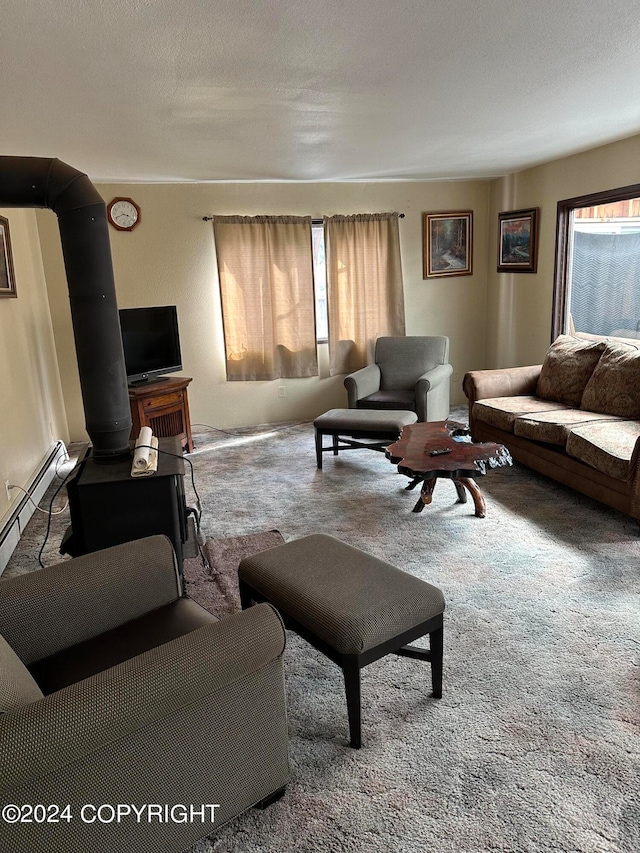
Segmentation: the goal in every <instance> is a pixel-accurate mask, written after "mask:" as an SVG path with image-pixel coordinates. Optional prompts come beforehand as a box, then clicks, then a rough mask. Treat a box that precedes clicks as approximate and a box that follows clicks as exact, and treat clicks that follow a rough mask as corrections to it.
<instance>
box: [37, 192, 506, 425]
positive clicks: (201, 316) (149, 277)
mask: <svg viewBox="0 0 640 853" xmlns="http://www.w3.org/2000/svg"><path fill="white" fill-rule="evenodd" d="M98 189H99V190H100V192H101V194H102V195H103V197H104V199H105V201H107V202H108V201H110V200H111V198H113V197H114V196H129V197H131V198H133V199H134V200H135V201H136V202H137V203H138V204H139V205H140V207H141V209H142V217H141V223H140V225H139V226H138V227H137V228H136V229H135V230H134V231H132V232H124V233H120V232H116V231H115V230H113V229H110V239H111V248H112V255H113V263H114V271H115V278H116V289H117V295H118V304H119V306H120V307H122V308H127V307H137V306H144V305H163V304H176V305H177V306H178V318H179V323H180V336H181V344H182V355H183V365H184V374H185V375H187V376H192V377H193V383H192V384H191V386H190V388H189V403H190V407H191V419H192V421H193V422H194V423H207V424H211V425H213V426H218V427H232V426H241V425H247V424H256V423H277V422H284V421H291V420H298V419H300V420H304V419H309V418H313V417H315V416H316V415H318V414H320V413H321V412H323V411H325V410H327V409H329V408H331V407H333V406H343V405H345V404H346V392H345V391H344V387H343V384H342V379H343V377H341V376H336V377H329V376H328V367H327V354H326V347H321V348H320V349H321V352H320V364H321V375H320V377H317V378H315V377H314V378H308V379H289V380H284V379H280V380H277V381H275V382H226V380H225V369H224V348H223V339H222V324H221V316H220V304H219V291H218V283H217V271H216V264H215V253H214V244H213V232H212V227H211V224H210V223H204V222H202V217H203V216H204V215H208V214H214V213H215V214H244V215H256V214H297V215H304V214H306V215H310V216H313V217H321V216H323V215H332V214H335V213H344V214H347V213H362V212H381V211H389V210H398V211H401V212H403V213H405V214H406V216H405V218H404V219H401V220H400V239H401V251H402V263H403V275H404V288H405V303H406V317H407V334H409V335H422V334H427V335H428V334H445V335H448V336H449V337H450V339H451V360H452V363H453V365H454V370H455V372H456V378H455V381H454V382H453V383H452V402H454V403H458V402H462V400H463V399H464V398H463V395H462V392H461V389H460V383H461V380H462V376H463V374H464V372H465V371H466V370H470V369H472V368H478V367H482V366H483V365H484V359H485V352H484V341H485V308H486V269H487V256H486V247H487V242H488V234H487V225H488V221H487V208H488V193H489V184H488V182H486V181H460V182H434V183H428V182H422V183H418V182H416V183H407V182H403V183H383V182H380V183H341V184H311V183H309V184H246V183H244V184H232V183H229V184H158V185H142V184H141V185H123V184H118V185H109V186H107V185H101V186H99V187H98ZM448 210H451V211H453V210H473V211H474V260H473V267H474V274H473V275H472V276H460V277H454V278H443V279H433V280H429V281H424V280H423V278H422V213H423V212H424V211H448ZM37 216H38V227H39V232H40V238H41V245H42V253H43V259H44V264H45V269H46V274H47V284H48V289H49V299H50V303H51V316H52V319H53V324H54V332H55V336H56V345H57V349H58V355H59V364H60V374H61V378H62V384H63V390H64V397H65V403H66V409H67V417H68V421H69V429H70V432H71V436H72V438H75V439H79V438H83V437H84V435H85V433H84V416H83V412H82V404H81V397H80V385H79V380H78V374H77V367H76V363H75V354H74V350H73V343H72V337H71V319H70V314H69V305H68V297H67V286H66V280H65V277H64V268H63V265H62V254H61V249H60V240H59V237H58V234H57V224H56V221H55V217H54V216H52V214H50V213H49V212H48V211H41V212H39V213H38V214H37ZM280 385H284V386H285V387H286V397H285V398H284V399H281V398H279V397H278V386H280Z"/></svg>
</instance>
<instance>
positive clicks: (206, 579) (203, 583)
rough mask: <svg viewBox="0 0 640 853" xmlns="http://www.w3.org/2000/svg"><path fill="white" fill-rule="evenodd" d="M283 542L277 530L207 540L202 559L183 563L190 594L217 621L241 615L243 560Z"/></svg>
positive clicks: (191, 559) (188, 560)
mask: <svg viewBox="0 0 640 853" xmlns="http://www.w3.org/2000/svg"><path fill="white" fill-rule="evenodd" d="M283 542H284V539H283V538H282V535H281V534H280V533H279V532H278V531H277V530H268V531H267V532H266V533H251V534H249V536H231V537H229V538H227V539H207V541H206V542H205V543H204V545H203V547H202V552H201V554H202V556H199V557H192V558H190V559H187V560H185V561H184V563H183V572H184V579H185V582H186V586H187V593H188V595H189V596H190V597H191V598H193V599H194V601H197V602H198V604H200V605H202V607H204V608H206V609H207V610H208V611H209V613H213V615H214V616H215V617H216V618H217V619H222V618H224V617H225V616H229V615H230V614H231V613H237V611H238V610H240V609H241V606H240V590H239V587H238V566H239V565H240V561H241V560H242V559H243V558H244V557H249V556H251V555H252V554H257V553H259V552H260V551H266V550H267V549H268V548H274V547H275V546H276V545H282V543H283Z"/></svg>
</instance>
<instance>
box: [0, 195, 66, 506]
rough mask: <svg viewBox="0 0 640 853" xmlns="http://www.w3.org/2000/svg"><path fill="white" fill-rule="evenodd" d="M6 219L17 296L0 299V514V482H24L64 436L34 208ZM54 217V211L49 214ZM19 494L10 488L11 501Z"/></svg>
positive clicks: (1, 494) (8, 213)
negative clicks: (0, 409) (0, 364)
mask: <svg viewBox="0 0 640 853" xmlns="http://www.w3.org/2000/svg"><path fill="white" fill-rule="evenodd" d="M0 214H2V215H3V216H5V217H6V218H7V219H8V220H9V229H10V234H11V244H12V247H13V260H14V266H15V274H16V287H17V293H18V298H17V299H0V362H1V363H2V370H0V400H1V401H2V416H1V420H0V423H1V424H2V428H1V432H0V435H1V438H2V441H1V442H0V486H1V488H0V516H3V515H4V514H5V513H6V512H7V510H8V509H9V508H10V504H9V503H8V502H7V500H6V497H5V490H4V483H5V481H6V480H9V481H10V482H11V483H15V484H16V485H19V486H24V485H25V484H26V483H27V482H28V480H29V479H30V478H31V476H32V475H33V474H34V472H35V471H36V470H37V468H38V467H39V464H40V462H41V461H42V459H43V457H44V456H45V454H46V453H47V451H48V450H49V448H50V447H51V445H52V443H53V441H54V440H56V439H59V438H60V439H62V440H63V441H68V439H69V436H68V432H67V422H66V417H65V412H64V404H63V399H62V389H61V384H60V377H59V374H58V364H57V359H56V352H55V347H54V341H53V333H52V325H51V318H50V316H49V305H48V302H47V292H46V286H45V280H44V271H43V267H42V258H41V255H40V244H39V241H38V231H37V227H36V218H35V213H34V212H33V211H32V210H0ZM54 219H55V217H54ZM19 497H20V493H19V492H18V491H17V490H16V491H14V492H13V499H12V501H11V503H13V502H14V501H16V500H17V499H18V498H19Z"/></svg>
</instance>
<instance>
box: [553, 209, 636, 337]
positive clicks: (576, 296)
mask: <svg viewBox="0 0 640 853" xmlns="http://www.w3.org/2000/svg"><path fill="white" fill-rule="evenodd" d="M569 237H570V240H569V258H568V260H569V267H568V279H567V284H568V289H569V292H568V306H569V317H568V318H567V321H568V326H569V328H568V329H567V331H569V330H570V329H571V322H572V323H573V328H575V331H577V332H590V333H592V334H596V335H620V336H621V337H627V338H640V199H638V198H634V199H627V200H625V201H620V202H615V203H612V204H602V205H599V206H597V207H582V208H578V209H576V210H574V211H573V215H572V219H571V225H570V232H569Z"/></svg>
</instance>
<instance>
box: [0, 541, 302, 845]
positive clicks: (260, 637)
mask: <svg viewBox="0 0 640 853" xmlns="http://www.w3.org/2000/svg"><path fill="white" fill-rule="evenodd" d="M0 635H2V637H0V805H1V806H5V805H7V804H16V805H17V806H18V807H20V808H22V807H24V806H26V805H28V804H30V805H34V804H43V805H45V806H52V807H53V811H49V812H47V814H48V815H49V817H51V818H55V820H53V821H34V820H32V821H31V822H29V823H21V822H18V823H14V824H11V823H9V822H7V821H6V820H5V821H2V820H0V850H3V851H5V850H6V851H11V853H34V851H36V850H51V851H55V853H85V851H96V853H97V851H109V853H131V851H134V850H135V851H136V853H147V851H148V853H180V851H182V850H184V849H185V848H186V847H188V846H189V845H191V844H193V843H195V842H196V841H197V840H198V839H199V838H201V837H203V836H205V835H208V834H210V833H211V832H213V831H214V830H215V829H216V827H218V826H220V824H222V823H224V822H225V821H228V820H229V819H230V818H232V817H234V816H235V815H237V814H239V813H240V812H242V811H244V810H245V809H247V808H249V807H250V806H252V805H254V804H259V803H262V804H266V803H268V801H269V799H270V798H272V797H274V796H276V795H277V794H279V793H280V792H281V791H282V790H283V788H284V786H285V785H286V784H287V781H288V778H289V769H288V755H287V745H288V740H287V725H286V715H285V699H284V681H283V670H282V652H283V649H284V642H285V635H284V630H283V627H282V622H281V620H280V617H279V616H278V615H277V613H276V612H275V611H274V610H273V609H272V608H271V607H269V606H267V605H261V606H260V607H255V608H252V609H251V610H248V611H246V612H243V613H238V614H235V615H233V616H230V617H228V618H225V619H223V620H222V621H217V620H216V619H215V618H214V617H213V616H211V614H209V613H208V612H207V611H205V610H204V609H203V608H201V607H200V606H199V605H198V604H196V603H195V602H194V601H192V600H191V599H189V598H188V597H184V596H182V590H181V588H180V580H179V576H178V572H177V566H176V561H175V557H174V553H173V549H172V547H171V543H170V542H169V540H168V539H166V538H165V537H164V536H154V537H150V538H147V539H141V540H138V541H136V542H129V543H127V544H125V545H118V546H116V547H114V548H109V549H107V550H104V551H97V552H95V553H92V554H87V555H86V556H83V557H78V558H76V559H74V560H70V561H67V562H64V563H60V564H59V565H56V566H53V567H51V568H46V569H43V570H41V571H34V572H30V573H28V574H25V575H21V576H18V577H14V578H10V579H6V580H1V581H0ZM3 638H4V639H3ZM149 803H150V804H161V805H168V806H169V807H172V806H176V805H186V806H191V805H194V806H200V805H205V806H215V805H217V806H218V807H217V808H215V809H211V808H207V809H206V810H205V811H204V813H203V818H204V819H202V818H201V817H196V818H195V819H193V820H188V821H184V822H183V821H181V820H180V819H179V818H180V812H179V811H178V812H174V816H176V817H177V818H178V820H177V821H174V820H157V819H156V820H151V821H150V822H149V820H148V819H147V817H146V815H145V816H143V819H142V820H136V819H135V816H132V815H125V816H123V819H122V820H120V821H119V822H117V821H115V820H108V818H109V817H110V810H109V809H110V807H111V806H116V805H118V804H124V805H131V804H133V805H135V806H136V807H138V808H140V807H142V806H144V805H145V804H149ZM102 804H105V810H104V811H103V812H102V816H103V818H107V821H106V822H103V821H102V820H100V819H98V818H97V817H96V815H97V811H96V809H97V807H98V806H101V805H102ZM67 805H68V806H69V809H68V812H67V816H69V817H70V819H69V820H67V817H66V816H63V817H62V819H61V817H60V814H58V813H57V812H56V811H55V808H56V807H59V808H60V809H64V807H65V806H67ZM85 806H88V809H86V808H85V811H84V813H83V807H85ZM83 817H84V818H88V821H85V820H83ZM92 819H93V820H92Z"/></svg>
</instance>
